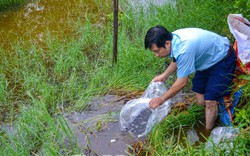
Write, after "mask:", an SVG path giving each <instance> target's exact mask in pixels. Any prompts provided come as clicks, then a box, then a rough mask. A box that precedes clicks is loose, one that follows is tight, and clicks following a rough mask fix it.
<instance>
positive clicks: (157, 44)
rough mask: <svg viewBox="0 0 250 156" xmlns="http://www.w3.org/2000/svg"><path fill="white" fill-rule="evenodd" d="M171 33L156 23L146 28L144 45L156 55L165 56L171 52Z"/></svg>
mask: <svg viewBox="0 0 250 156" xmlns="http://www.w3.org/2000/svg"><path fill="white" fill-rule="evenodd" d="M172 39H173V35H172V33H171V32H169V31H168V30H167V29H166V28H164V27H163V26H160V25H157V26H155V27H152V28H150V29H149V30H148V32H147V34H146V37H145V41H144V45H145V49H148V48H149V49H150V50H151V51H153V52H154V54H155V56H156V57H166V56H168V55H169V54H170V52H171V40H172Z"/></svg>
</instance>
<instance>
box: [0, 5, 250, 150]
mask: <svg viewBox="0 0 250 156" xmlns="http://www.w3.org/2000/svg"><path fill="white" fill-rule="evenodd" d="M93 3H95V4H96V5H95V6H96V7H93V8H89V9H93V10H97V12H98V13H97V15H95V16H94V17H96V18H95V19H96V20H94V21H93V20H92V18H91V19H90V17H92V14H91V13H89V12H88V11H87V14H86V16H83V15H82V14H81V9H80V8H79V10H78V11H79V17H78V19H77V20H76V21H70V22H72V27H74V31H75V32H76V34H77V36H74V37H72V38H70V37H65V40H59V39H58V38H55V37H53V36H52V35H50V32H47V34H46V35H45V36H46V40H45V42H44V45H43V46H39V45H37V44H34V43H33V42H32V41H30V42H26V43H24V42H22V41H18V42H17V43H13V44H12V50H11V51H6V50H5V49H0V71H1V72H0V73H1V74H0V112H1V113H0V114H1V115H0V119H1V121H4V122H6V123H9V124H11V125H12V126H13V127H14V129H15V131H14V132H13V133H14V134H15V135H10V134H7V133H5V132H4V131H3V130H0V134H1V135H0V140H1V141H0V145H1V146H0V151H3V152H1V153H4V155H32V154H42V155H73V154H79V153H80V152H81V151H80V150H79V147H78V144H77V141H76V139H75V138H74V135H72V133H71V131H70V129H69V127H68V126H67V124H66V122H65V120H64V118H63V117H61V116H60V114H61V113H62V112H61V109H60V108H61V107H63V108H64V110H65V111H70V110H77V111H83V110H84V109H86V108H87V107H88V105H87V101H88V100H90V99H91V98H92V97H93V96H96V95H98V94H99V95H104V94H106V93H108V92H109V91H111V90H113V89H126V90H128V91H134V90H143V89H145V88H146V87H147V86H148V84H149V83H150V81H151V80H152V78H153V77H154V76H155V75H156V74H159V73H161V72H162V71H163V70H164V68H163V64H164V62H165V61H167V62H168V61H169V60H163V59H156V58H154V56H153V54H152V53H151V52H149V51H145V49H144V45H143V43H144V35H145V33H146V31H147V30H148V29H149V28H150V27H152V26H155V25H157V24H162V25H163V26H165V27H167V28H168V29H169V30H170V31H174V30H175V29H178V28H182V27H200V28H204V29H208V30H212V31H215V32H217V33H219V34H221V35H223V36H228V37H230V39H231V40H233V38H232V35H231V34H230V32H229V29H228V26H227V23H226V20H227V15H228V14H229V13H231V12H232V10H234V8H233V6H232V5H231V2H228V1H224V0H223V1H216V0H209V1H198V0H191V1H190V0H189V1H188V0H180V1H177V2H176V7H172V6H169V5H162V6H153V5H151V6H149V8H145V7H142V6H128V4H129V2H128V1H120V14H119V35H118V37H119V40H118V62H117V64H114V65H113V64H112V47H113V45H112V44H113V34H112V32H113V25H112V13H113V12H112V7H111V6H112V5H110V4H108V3H106V1H105V0H95V1H93ZM83 4H84V2H82V5H80V6H81V7H82V6H83ZM133 8H136V10H134V9H133ZM145 10H147V11H146V12H144V11H145ZM100 16H102V18H101V19H100V18H97V17H100ZM97 23H98V24H97ZM61 34H63V32H62V33H61ZM249 86H250V85H249V84H247V86H246V89H245V94H244V98H245V99H249V92H248V90H249V88H250V87H249ZM189 87H190V86H188V87H187V88H189ZM246 101H247V100H246ZM242 107H243V108H244V109H239V110H237V112H238V114H239V115H238V116H237V117H236V124H237V125H238V126H239V127H240V128H241V131H242V133H241V134H240V135H239V137H238V138H237V140H236V144H235V146H236V147H237V148H239V149H243V150H242V151H240V152H242V153H244V152H247V150H248V146H249V137H248V136H249V130H247V128H248V127H249V122H248V119H249V115H248V114H249V107H248V105H247V106H242ZM201 113H203V110H202V109H201V108H200V107H191V108H190V110H189V111H188V113H185V112H182V113H178V114H173V113H171V114H169V116H168V117H167V118H166V119H165V120H164V121H163V122H162V123H160V124H159V125H157V126H156V127H155V128H154V129H153V131H152V133H151V134H150V136H149V143H150V144H149V145H148V147H149V148H153V149H154V150H155V151H154V153H155V155H161V154H163V155H169V154H171V153H172V152H174V153H175V154H174V155H177V154H178V155H200V154H201V155H208V154H209V153H207V152H206V151H205V149H204V145H203V144H201V145H200V146H196V147H193V146H191V145H183V144H181V143H180V142H179V141H178V140H180V139H181V136H182V133H183V131H184V129H185V128H186V127H194V126H195V125H196V124H197V122H198V121H199V120H203V119H202V117H203V116H202V115H201ZM244 130H245V131H244ZM176 136H177V139H176V138H175V137H176ZM65 140H68V144H64V141H65ZM215 150H216V151H217V152H218V153H223V152H224V151H220V149H216V147H215ZM242 153H240V154H242Z"/></svg>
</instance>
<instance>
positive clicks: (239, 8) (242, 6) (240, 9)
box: [233, 0, 250, 20]
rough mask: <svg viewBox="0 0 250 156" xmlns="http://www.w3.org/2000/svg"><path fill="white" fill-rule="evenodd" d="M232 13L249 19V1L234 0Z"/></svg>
mask: <svg viewBox="0 0 250 156" xmlns="http://www.w3.org/2000/svg"><path fill="white" fill-rule="evenodd" d="M233 7H234V12H233V13H235V14H242V15H243V17H245V18H247V19H248V20H249V19H250V9H249V8H250V1H249V0H235V1H234V4H233Z"/></svg>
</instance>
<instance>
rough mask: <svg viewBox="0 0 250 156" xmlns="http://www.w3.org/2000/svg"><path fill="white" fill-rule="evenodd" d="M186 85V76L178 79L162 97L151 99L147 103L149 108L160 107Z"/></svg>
mask: <svg viewBox="0 0 250 156" xmlns="http://www.w3.org/2000/svg"><path fill="white" fill-rule="evenodd" d="M187 83H188V76H186V77H183V78H178V79H177V80H176V81H175V82H174V84H173V85H172V86H171V87H170V88H169V90H167V91H166V92H165V93H164V94H163V95H162V96H160V97H158V98H153V99H152V100H151V101H150V102H149V107H150V108H152V109H155V108H156V107H158V106H160V105H162V104H163V103H164V102H165V101H166V100H168V99H170V98H171V97H173V96H175V95H176V94H177V93H179V92H180V91H181V90H182V89H183V88H184V87H185V85H186V84H187Z"/></svg>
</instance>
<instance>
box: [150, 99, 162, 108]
mask: <svg viewBox="0 0 250 156" xmlns="http://www.w3.org/2000/svg"><path fill="white" fill-rule="evenodd" d="M163 103H164V101H163V100H162V99H161V98H153V99H152V100H151V101H150V102H149V107H150V108H152V109H155V108H157V107H159V106H160V105H162V104H163Z"/></svg>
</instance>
